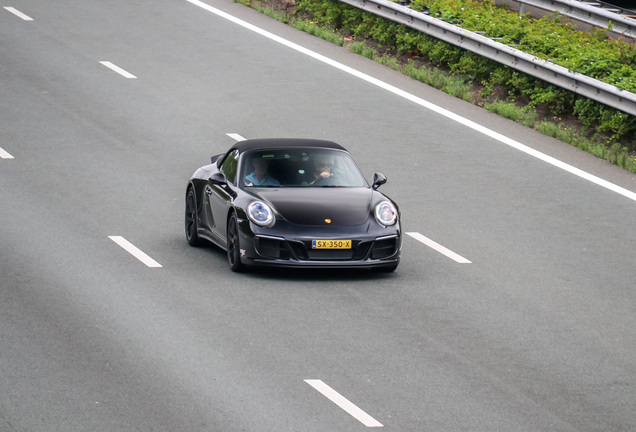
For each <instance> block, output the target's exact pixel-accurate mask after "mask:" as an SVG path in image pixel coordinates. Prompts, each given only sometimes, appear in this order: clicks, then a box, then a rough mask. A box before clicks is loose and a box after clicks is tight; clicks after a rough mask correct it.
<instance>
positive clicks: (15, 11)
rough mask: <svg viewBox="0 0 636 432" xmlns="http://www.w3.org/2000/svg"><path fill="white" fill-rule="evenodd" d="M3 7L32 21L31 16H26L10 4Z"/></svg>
mask: <svg viewBox="0 0 636 432" xmlns="http://www.w3.org/2000/svg"><path fill="white" fill-rule="evenodd" d="M5 9H6V10H8V11H9V12H11V13H12V14H13V15H15V16H19V17H20V18H22V19H23V20H25V21H33V18H31V17H30V16H28V15H26V14H23V13H22V12H20V11H19V10H17V9H16V8H13V7H11V6H5Z"/></svg>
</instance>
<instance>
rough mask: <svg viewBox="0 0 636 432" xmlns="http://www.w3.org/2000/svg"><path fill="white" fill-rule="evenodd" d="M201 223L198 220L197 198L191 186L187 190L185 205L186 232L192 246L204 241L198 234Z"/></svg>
mask: <svg viewBox="0 0 636 432" xmlns="http://www.w3.org/2000/svg"><path fill="white" fill-rule="evenodd" d="M198 230H199V224H198V222H197V198H196V196H195V194H194V188H192V187H189V188H188V192H186V205H185V234H186V240H187V241H188V244H190V246H200V245H201V243H202V240H201V238H200V237H199V234H198Z"/></svg>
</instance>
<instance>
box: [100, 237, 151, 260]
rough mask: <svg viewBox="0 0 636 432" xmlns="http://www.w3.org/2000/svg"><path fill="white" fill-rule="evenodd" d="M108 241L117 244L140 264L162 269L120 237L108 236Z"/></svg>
mask: <svg viewBox="0 0 636 432" xmlns="http://www.w3.org/2000/svg"><path fill="white" fill-rule="evenodd" d="M108 238H109V239H111V240H112V241H114V242H115V243H117V244H118V245H119V246H121V247H122V248H123V249H124V250H125V251H126V252H128V253H129V254H131V255H132V256H134V257H135V258H137V259H138V260H139V261H141V262H142V263H144V264H146V265H147V266H148V267H162V265H161V264H159V263H158V262H157V261H155V260H153V259H152V258H150V257H149V256H148V255H146V254H145V253H143V252H142V251H141V250H139V248H137V247H136V246H135V245H133V244H132V243H130V242H129V241H128V240H126V239H125V238H123V237H121V236H108Z"/></svg>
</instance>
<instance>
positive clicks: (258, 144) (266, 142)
mask: <svg viewBox="0 0 636 432" xmlns="http://www.w3.org/2000/svg"><path fill="white" fill-rule="evenodd" d="M284 147H321V148H331V149H338V150H345V151H346V149H345V148H344V147H342V146H341V145H340V144H337V143H335V142H333V141H326V140H316V139H308V138H261V139H251V140H245V141H239V142H237V143H236V144H234V145H233V146H232V148H231V149H230V150H234V149H237V150H238V151H239V152H241V153H242V152H244V151H248V150H258V149H274V148H284Z"/></svg>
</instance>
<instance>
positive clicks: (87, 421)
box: [0, 0, 636, 432]
mask: <svg viewBox="0 0 636 432" xmlns="http://www.w3.org/2000/svg"><path fill="white" fill-rule="evenodd" d="M210 6H211V7H212V8H210ZM428 104H432V105H428ZM234 134H237V135H240V136H242V137H246V138H260V137H307V138H323V139H330V140H334V141H336V142H339V143H341V144H342V145H344V146H345V147H347V148H348V149H349V150H350V151H351V152H352V154H353V155H354V157H355V158H356V160H357V161H358V162H359V165H360V167H361V168H362V170H363V171H364V173H365V175H367V176H368V178H369V179H370V178H371V175H372V174H373V172H375V171H380V172H383V173H384V174H385V175H386V176H387V177H388V179H389V182H388V183H387V184H386V185H385V186H383V187H382V190H383V191H384V192H385V193H387V194H388V195H390V196H391V197H392V198H394V199H395V200H397V201H398V203H400V205H401V210H402V216H403V227H404V229H405V231H406V232H408V233H410V234H408V235H405V238H404V247H403V255H402V256H403V259H402V262H401V264H400V267H399V268H398V270H397V271H396V272H395V273H393V274H390V275H376V274H372V273H370V272H361V271H353V272H352V271H339V272H324V271H320V272H310V271H282V270H279V271H256V272H248V273H246V274H234V273H232V272H231V271H230V270H229V269H228V267H227V265H226V262H225V256H224V253H223V252H221V251H220V250H219V249H217V248H214V247H204V248H191V247H189V246H188V245H187V243H186V241H185V236H184V232H183V231H184V229H183V214H184V197H185V186H186V182H187V179H188V178H189V176H190V175H191V174H192V173H193V172H194V171H195V170H196V169H197V168H198V167H199V166H201V165H205V164H206V163H207V162H208V161H209V157H210V156H212V155H214V154H217V153H221V152H223V151H225V150H226V149H227V148H228V147H229V146H230V145H231V144H232V143H233V142H234V139H236V138H237V135H234ZM553 158H554V159H553ZM635 192H636V179H635V177H634V175H631V174H629V173H627V172H625V171H623V170H621V169H619V168H616V167H614V166H611V165H609V164H608V163H606V162H603V161H601V160H599V159H596V158H594V157H592V156H589V155H587V154H585V153H582V152H580V151H577V150H576V149H573V148H571V147H569V146H567V145H563V144H560V143H558V142H556V141H554V140H551V139H549V138H546V137H544V136H541V135H539V134H537V133H535V132H533V131H531V130H528V129H525V128H523V127H521V126H518V125H516V124H513V123H510V122H508V121H505V120H502V119H500V118H498V117H496V116H494V115H492V114H489V113H487V112H485V111H483V110H480V109H478V108H475V107H473V106H470V105H467V104H465V103H463V102H460V101H458V100H455V99H452V98H450V97H448V96H446V95H444V94H442V93H440V92H438V91H435V90H433V89H431V88H428V87H426V86H424V85H422V84H419V83H416V82H414V81H412V80H410V79H408V78H405V77H403V76H401V75H399V74H397V73H395V72H392V71H389V70H386V69H385V68H383V67H382V66H379V65H377V64H375V63H372V62H370V61H368V60H366V59H364V58H362V57H359V56H356V55H354V54H351V53H349V52H347V51H346V50H343V49H341V48H338V47H335V46H333V45H330V44H328V43H326V42H323V41H321V40H317V39H315V38H312V37H311V36H308V35H306V34H303V33H299V32H297V31H295V30H293V29H291V28H289V27H286V26H285V25H283V24H280V23H277V22H275V21H273V20H271V19H269V18H266V17H264V16H262V15H260V14H258V13H256V12H254V11H253V10H251V9H249V8H247V7H245V6H242V5H239V4H235V3H233V2H231V1H229V0H216V1H212V0H207V3H200V2H197V1H195V0H192V1H188V0H161V1H159V0H154V1H150V0H145V1H144V0H139V1H134V2H133V1H124V0H82V1H79V0H59V1H55V2H42V1H37V0H16V1H14V2H12V3H5V4H4V5H2V8H0V431H2V432H6V431H11V432H13V431H20V432H23V431H29V432H31V431H43V432H51V431H64V432H66V431H82V432H87V431H99V432H106V431H144V432H146V431H220V432H226V431H227V432H233V431H363V430H367V429H369V428H380V429H386V430H392V431H424V432H426V431H431V432H439V431H453V432H455V431H471V432H478V431H484V432H493V431H506V432H512V431H522V432H528V431H550V432H554V431H577V432H581V431H634V430H636V410H635V409H634V407H636V319H635V317H636V293H635V287H636V277H635V270H636V268H635V264H636V194H635ZM124 241H125V242H128V243H125V242H124ZM128 244H131V245H133V246H134V247H135V248H137V249H138V250H139V251H141V252H142V253H143V254H144V255H140V254H136V255H133V253H131V252H135V250H132V249H130V248H129V249H128V250H127V249H125V248H124V246H125V245H128ZM122 245H124V246H122ZM135 253H136V252H135Z"/></svg>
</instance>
